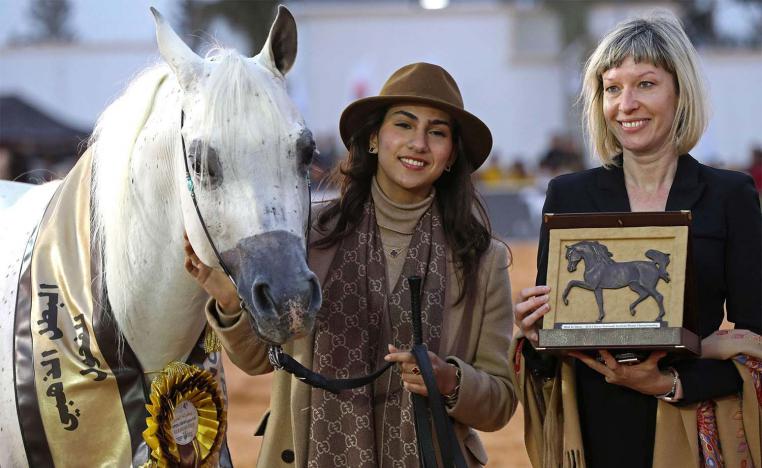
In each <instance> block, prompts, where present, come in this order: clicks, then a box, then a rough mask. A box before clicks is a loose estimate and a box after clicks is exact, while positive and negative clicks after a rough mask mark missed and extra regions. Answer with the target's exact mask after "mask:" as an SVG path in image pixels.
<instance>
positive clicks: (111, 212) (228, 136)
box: [89, 48, 284, 327]
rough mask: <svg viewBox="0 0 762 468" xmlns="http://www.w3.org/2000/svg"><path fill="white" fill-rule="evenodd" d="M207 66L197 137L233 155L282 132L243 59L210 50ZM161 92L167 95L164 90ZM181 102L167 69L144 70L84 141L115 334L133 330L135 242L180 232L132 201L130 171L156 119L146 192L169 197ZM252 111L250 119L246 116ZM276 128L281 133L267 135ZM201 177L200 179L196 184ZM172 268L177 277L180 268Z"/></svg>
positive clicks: (176, 222) (171, 211) (171, 220)
mask: <svg viewBox="0 0 762 468" xmlns="http://www.w3.org/2000/svg"><path fill="white" fill-rule="evenodd" d="M207 59H208V60H209V61H213V62H215V66H213V67H209V66H206V67H205V70H204V73H208V76H207V77H206V78H205V81H204V86H203V87H202V88H203V89H200V90H199V97H200V99H201V105H202V106H203V107H201V108H202V109H206V113H205V115H204V118H203V120H202V121H201V131H200V134H201V135H212V131H214V134H215V135H217V136H218V137H219V138H220V140H222V141H225V142H226V145H227V146H226V151H231V152H232V153H231V154H235V151H236V149H237V146H238V145H239V144H242V143H245V144H251V142H252V141H260V140H261V141H262V144H264V141H263V140H262V135H266V134H278V133H269V132H283V131H284V130H283V127H282V125H284V124H283V123H281V122H283V118H282V117H281V116H280V115H277V113H278V112H279V109H278V107H279V106H277V105H276V103H277V100H276V99H275V97H274V96H273V95H272V93H271V92H270V91H269V90H268V89H267V87H265V86H263V85H262V84H260V83H259V82H258V80H257V79H256V78H257V77H256V76H255V73H253V72H252V70H251V69H250V68H249V67H250V64H249V63H247V60H248V59H247V58H246V57H243V56H241V55H240V54H239V53H237V52H236V51H234V50H229V49H220V48H215V49H212V50H211V51H210V52H209V54H208V55H207ZM166 86H168V87H169V90H167V89H164V87H166ZM160 91H161V92H160ZM181 96H182V91H181V89H180V85H179V84H178V82H177V79H176V78H175V76H174V73H173V72H172V70H171V69H170V68H169V66H167V65H166V64H163V63H162V64H159V65H155V66H151V67H149V68H147V69H145V70H143V71H142V72H140V73H139V74H138V75H137V77H136V78H135V79H133V80H132V81H131V82H130V83H129V84H128V86H127V87H126V90H125V91H124V92H123V93H122V94H121V95H120V96H119V97H117V98H116V99H115V100H114V102H113V103H112V104H111V105H109V106H108V107H107V108H106V109H105V110H104V112H103V113H102V114H101V116H100V117H99V118H98V121H97V123H96V126H95V130H94V131H93V135H92V137H91V138H90V141H89V147H90V151H92V152H93V156H92V157H93V177H92V181H93V184H92V187H91V194H92V197H91V199H92V204H93V210H92V214H93V215H92V220H91V226H92V229H93V234H94V236H93V238H95V239H98V240H99V241H100V246H101V252H102V255H103V258H104V264H103V265H104V267H103V268H102V269H101V281H102V284H104V285H105V284H106V282H105V281H106V278H105V277H106V274H107V273H106V272H108V275H109V277H111V278H112V280H113V281H112V284H119V285H120V288H119V291H113V290H110V291H109V292H108V294H109V300H110V302H111V304H112V309H113V313H114V317H115V318H116V320H117V323H119V324H120V325H121V326H128V327H129V326H134V325H136V324H131V319H130V313H129V311H130V310H131V309H132V305H133V302H134V299H131V298H136V297H139V296H140V291H137V290H136V286H135V285H136V284H138V281H136V280H137V279H138V275H139V268H138V267H135V266H134V265H131V262H130V261H129V260H130V259H134V258H136V257H135V256H134V255H133V253H136V252H139V249H140V247H141V246H140V243H139V242H140V239H145V238H146V236H148V237H149V238H155V237H156V236H157V233H167V232H172V233H176V234H177V236H178V238H179V237H180V236H181V235H182V231H183V229H184V227H183V224H182V214H181V212H180V208H179V207H178V206H169V205H171V204H170V203H156V202H155V201H154V202H153V203H149V202H148V201H147V200H148V199H147V198H146V197H145V196H141V194H140V193H138V191H137V189H136V181H135V178H136V176H137V175H139V174H138V168H133V159H134V158H133V157H134V156H135V154H133V153H135V150H136V147H137V146H136V144H137V143H138V139H139V136H140V134H141V132H142V131H143V130H144V129H145V128H146V127H147V125H146V124H147V123H149V119H150V118H151V115H152V114H153V113H156V112H162V113H163V114H161V119H157V120H160V122H161V123H162V125H163V126H164V127H166V128H165V129H163V131H162V132H161V133H159V134H157V141H159V140H158V139H160V141H159V143H160V146H161V148H162V150H161V151H160V154H156V155H151V158H152V159H151V168H152V169H151V172H154V173H155V174H157V177H156V179H157V180H158V181H159V183H158V184H157V185H158V186H154V187H152V190H155V191H157V192H159V193H164V194H166V195H167V196H168V197H176V195H177V194H176V192H177V189H176V181H175V180H176V179H175V177H173V175H172V174H173V158H174V157H179V156H178V155H177V151H179V147H180V144H179V136H180V102H181ZM253 96H257V97H260V96H261V98H264V99H267V100H268V101H269V102H270V103H271V105H269V106H264V105H262V102H261V100H257V99H253ZM160 97H168V99H167V100H168V101H171V102H170V103H166V102H160ZM254 106H256V112H253V110H254V109H255V108H254ZM241 119H249V120H250V121H248V122H246V121H243V122H242V121H241ZM277 125H281V127H277V128H272V126H277ZM280 134H282V133H280ZM205 140H207V141H208V140H209V138H205ZM188 144H190V142H187V141H186V145H188ZM201 164H202V167H204V168H205V167H206V148H203V149H202V155H201ZM154 168H155V169H154ZM205 172H206V170H204V171H203V172H202V180H201V182H202V183H204V176H203V174H204V173H205ZM156 205H161V206H156ZM125 260H127V261H125ZM155 266H156V265H154V267H155ZM177 267H178V269H179V270H181V269H182V265H177ZM161 268H162V269H164V270H166V271H167V272H172V271H174V270H173V269H172V267H171V266H170V267H167V266H163V265H161Z"/></svg>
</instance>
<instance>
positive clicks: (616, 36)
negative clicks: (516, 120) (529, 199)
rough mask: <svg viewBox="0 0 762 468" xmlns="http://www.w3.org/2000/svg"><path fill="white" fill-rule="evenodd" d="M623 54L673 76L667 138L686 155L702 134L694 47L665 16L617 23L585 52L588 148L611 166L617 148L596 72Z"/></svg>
mask: <svg viewBox="0 0 762 468" xmlns="http://www.w3.org/2000/svg"><path fill="white" fill-rule="evenodd" d="M628 57H632V59H633V60H634V61H635V63H640V62H647V63H650V64H652V65H655V66H657V67H661V68H663V69H664V70H666V71H667V72H669V73H670V74H671V75H672V77H673V78H674V80H675V88H676V91H677V95H678V99H677V109H676V112H675V120H674V121H673V122H672V129H671V131H670V134H669V137H668V138H669V139H668V141H672V142H674V145H675V149H676V150H677V154H685V153H687V152H688V151H689V150H690V149H691V148H693V147H694V146H695V145H696V143H698V141H699V139H700V138H701V135H702V134H703V133H704V129H705V128H706V126H707V122H708V119H709V116H708V114H709V109H708V104H707V102H706V91H705V89H706V88H705V86H704V80H703V77H702V75H701V71H700V69H699V60H698V54H697V53H696V49H695V48H694V47H693V44H691V41H690V40H689V39H688V36H687V35H686V34H685V31H683V28H682V26H681V25H680V22H679V21H678V19H677V18H675V17H674V16H672V15H671V14H659V15H658V16H653V17H648V18H637V19H633V20H629V21H625V22H623V23H619V24H618V25H617V26H616V27H615V28H614V29H613V30H612V31H611V32H609V33H608V34H607V35H606V36H605V37H604V38H603V40H601V43H600V44H599V45H598V47H597V48H596V49H595V51H594V52H593V53H592V55H590V58H589V59H588V61H587V63H586V65H585V72H584V78H583V83H582V93H581V94H580V101H581V102H582V104H583V106H584V107H583V120H584V125H585V129H586V132H587V137H588V142H589V144H590V150H591V151H592V152H593V153H594V154H597V155H598V158H599V159H600V160H601V162H603V165H604V166H613V165H615V160H614V158H615V156H616V155H618V154H620V153H621V152H622V146H621V145H620V144H619V141H618V140H617V139H616V137H615V136H614V134H613V133H611V132H610V131H609V129H608V126H607V125H606V119H605V118H604V115H603V79H602V77H601V76H602V75H603V73H605V72H606V71H607V70H609V69H611V68H615V67H618V66H619V65H621V64H622V62H624V61H625V59H627V58H628Z"/></svg>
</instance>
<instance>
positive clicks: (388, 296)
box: [307, 198, 446, 468]
mask: <svg viewBox="0 0 762 468" xmlns="http://www.w3.org/2000/svg"><path fill="white" fill-rule="evenodd" d="M329 271H330V273H329V276H328V279H327V280H326V283H325V285H324V286H323V306H322V308H321V310H320V313H319V314H318V321H317V323H316V331H315V353H314V358H313V364H312V365H313V369H314V370H315V371H316V372H319V373H321V374H324V375H326V376H331V377H338V378H348V377H357V376H360V375H366V374H369V373H371V372H373V371H374V370H376V369H377V368H379V367H380V366H382V365H383V364H384V361H383V356H384V355H385V354H386V353H387V349H386V345H387V343H391V344H394V345H395V346H396V347H397V348H399V349H410V348H411V345H412V341H413V339H412V336H413V327H412V322H411V318H410V309H409V304H410V299H409V291H408V285H407V281H405V280H404V279H405V278H406V277H408V276H410V275H419V276H421V277H422V278H423V279H424V281H423V293H422V297H421V317H422V321H423V338H424V342H425V343H426V344H427V346H428V347H429V349H430V350H432V351H434V352H436V351H437V350H438V348H439V341H440V336H441V332H442V317H443V312H444V304H445V297H446V296H445V281H446V241H445V236H444V230H443V228H442V223H441V218H440V217H439V213H438V210H437V207H436V203H432V205H431V208H429V209H428V210H427V211H426V212H425V213H424V214H423V216H422V217H421V219H420V220H419V221H418V224H417V225H416V228H415V232H414V233H413V237H412V239H411V242H410V247H409V248H408V252H407V257H406V259H405V264H404V266H403V267H402V274H401V275H400V278H399V280H398V281H397V283H396V286H395V287H394V289H393V291H392V292H391V293H389V292H388V291H387V284H388V282H387V279H386V264H385V257H384V252H383V246H382V244H381V237H380V234H379V229H378V225H377V224H376V216H375V208H374V205H373V201H372V198H369V199H368V201H367V202H366V203H365V207H364V213H363V219H362V221H361V222H360V224H359V225H358V229H357V230H356V232H355V234H353V235H350V236H348V237H347V238H345V239H344V240H343V241H342V243H341V246H340V248H339V249H338V251H337V253H336V256H335V257H334V260H333V263H332V265H331V269H330V270H329ZM311 403H312V404H311V407H312V414H311V422H310V440H309V449H308V452H309V456H308V460H309V461H308V465H307V466H308V467H309V468H319V467H324V466H335V467H344V466H346V467H376V466H381V467H386V466H388V467H392V466H393V467H395V468H396V467H400V468H402V467H416V468H417V467H418V466H419V465H420V462H419V459H418V449H417V444H416V437H415V425H414V415H413V406H412V403H411V399H410V393H409V392H406V391H403V388H402V379H401V376H400V371H399V366H393V367H392V368H391V369H390V371H389V372H386V373H385V374H384V375H383V376H382V377H380V378H379V379H378V380H376V382H375V383H374V384H373V385H367V386H365V387H362V388H357V389H354V390H351V391H345V392H342V393H341V394H340V395H333V394H331V393H328V392H325V391H323V390H320V389H313V390H312V402H311Z"/></svg>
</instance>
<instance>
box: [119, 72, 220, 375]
mask: <svg viewBox="0 0 762 468" xmlns="http://www.w3.org/2000/svg"><path fill="white" fill-rule="evenodd" d="M171 91H172V89H171V86H168V85H166V84H165V85H163V86H162V87H161V89H160V90H159V91H158V94H157V96H156V98H155V100H154V102H155V103H156V104H154V108H153V110H152V112H151V113H150V114H149V115H148V116H147V118H146V121H145V125H144V126H143V128H142V130H141V131H140V133H139V134H138V136H137V139H136V141H135V145H134V147H133V150H132V153H131V156H130V162H129V166H128V169H127V170H128V173H129V184H130V185H129V187H128V189H127V190H125V193H124V200H123V202H122V206H121V208H122V210H123V212H122V216H121V218H122V225H121V226H118V225H112V226H108V225H106V226H104V228H105V229H104V231H105V233H106V236H105V239H104V242H105V245H104V247H105V253H106V258H107V261H106V264H105V271H104V274H105V277H106V284H107V287H108V292H109V299H110V301H111V305H112V309H113V311H114V316H115V319H116V322H117V324H118V326H119V328H120V330H121V331H122V334H123V335H124V337H125V339H126V340H127V343H129V345H130V347H131V348H132V350H133V351H134V352H135V354H136V356H137V358H138V360H139V361H140V363H141V365H142V366H143V369H144V370H146V371H149V370H151V371H154V370H160V369H161V368H163V367H164V366H165V365H166V364H168V363H169V362H171V361H174V360H183V359H185V358H186V357H187V355H188V354H189V352H190V351H191V349H192V347H193V345H194V343H195V342H196V340H197V339H198V337H199V336H200V334H201V332H202V330H203V327H204V324H205V320H204V315H203V304H204V302H205V299H206V296H205V295H204V294H203V292H202V291H201V290H200V289H199V288H198V286H197V285H196V283H195V282H194V281H193V280H192V278H190V276H189V275H188V274H187V273H186V272H185V271H184V268H183V261H184V253H183V246H182V235H183V220H182V213H181V209H180V199H179V194H178V191H177V186H178V184H177V183H176V181H175V177H176V176H175V175H174V170H175V168H176V167H178V166H177V165H176V161H174V160H173V159H174V158H175V157H180V156H179V155H178V156H176V154H177V153H176V151H177V150H178V149H179V144H180V143H179V132H180V124H179V114H180V112H179V109H180V107H179V103H178V102H177V96H178V93H176V92H175V93H172V92H171ZM173 109H174V110H175V112H176V114H177V115H176V117H174V118H173V115H174V114H172V110H173ZM112 223H113V224H116V223H117V221H116V220H115V219H112ZM120 229H121V230H122V233H121V234H119V233H118V231H119V230H120ZM109 233H112V234H113V235H109Z"/></svg>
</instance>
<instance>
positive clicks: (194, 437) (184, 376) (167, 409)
mask: <svg viewBox="0 0 762 468" xmlns="http://www.w3.org/2000/svg"><path fill="white" fill-rule="evenodd" d="M146 409H147V410H148V412H149V413H150V415H151V416H150V417H148V418H146V424H147V426H148V428H147V429H146V430H145V431H143V440H145V442H146V444H148V446H149V447H150V448H151V460H149V463H147V464H146V465H148V466H158V467H161V468H163V467H170V466H172V467H174V466H201V467H207V466H215V465H216V464H217V461H218V454H219V451H220V447H221V445H222V441H223V438H224V436H225V430H226V427H227V415H226V412H225V403H224V401H223V399H222V396H221V395H220V392H219V389H218V388H217V381H216V380H215V379H214V377H213V376H212V374H211V373H210V372H209V371H206V370H203V369H199V368H198V367H195V366H190V365H187V364H183V363H177V362H175V363H172V364H170V365H168V366H167V367H165V368H164V369H163V370H162V371H161V373H160V374H159V375H158V376H157V377H156V378H155V379H154V380H153V382H152V383H151V403H150V404H148V405H146Z"/></svg>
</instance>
